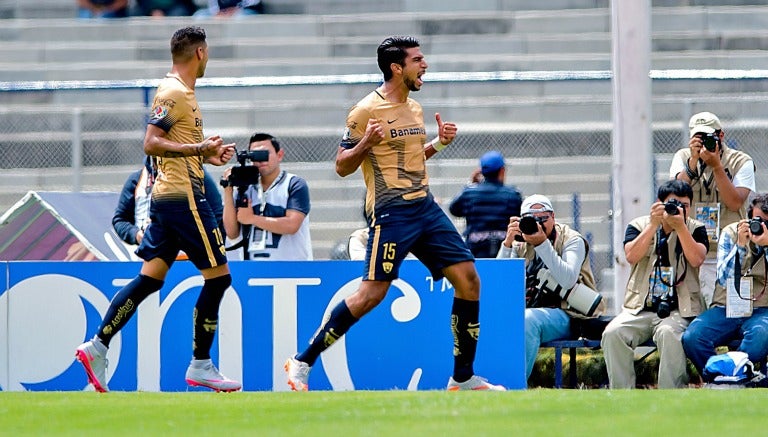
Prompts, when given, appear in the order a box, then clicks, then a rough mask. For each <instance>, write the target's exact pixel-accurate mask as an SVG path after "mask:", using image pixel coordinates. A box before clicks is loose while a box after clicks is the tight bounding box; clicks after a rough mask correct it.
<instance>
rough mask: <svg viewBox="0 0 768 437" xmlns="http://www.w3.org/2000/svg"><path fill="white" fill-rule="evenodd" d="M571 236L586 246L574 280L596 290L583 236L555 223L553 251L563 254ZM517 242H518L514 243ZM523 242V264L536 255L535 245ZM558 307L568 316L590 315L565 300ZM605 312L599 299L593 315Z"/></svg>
mask: <svg viewBox="0 0 768 437" xmlns="http://www.w3.org/2000/svg"><path fill="white" fill-rule="evenodd" d="M572 238H581V239H582V240H584V246H585V247H586V251H585V253H584V261H582V263H581V270H580V272H579V277H578V279H576V282H577V283H579V284H584V285H586V286H587V287H589V288H591V289H592V290H595V291H597V286H596V285H595V276H594V275H593V274H592V266H591V265H590V264H589V243H587V241H586V240H585V239H584V237H582V236H581V234H580V233H578V232H576V231H575V230H573V229H571V228H570V227H569V226H568V225H564V224H561V223H555V241H554V242H552V247H553V248H554V249H555V252H556V253H557V254H558V255H562V254H563V246H564V245H565V242H566V241H569V240H571V239H572ZM515 244H518V243H515ZM523 244H525V250H524V252H523V253H524V255H523V258H525V264H526V265H528V264H530V263H531V262H532V261H533V260H534V258H535V257H536V250H535V246H533V245H532V244H528V243H523ZM560 309H562V310H564V311H565V312H567V313H568V315H569V316H571V317H575V318H580V319H587V318H590V317H587V316H585V315H584V314H581V313H579V312H576V311H574V310H572V309H571V308H570V306H569V305H568V303H567V302H566V301H565V300H562V299H561V300H560ZM604 312H605V301H604V300H603V301H600V305H599V306H598V307H597V310H595V314H594V316H593V317H597V316H599V315H602V314H603V313H604Z"/></svg>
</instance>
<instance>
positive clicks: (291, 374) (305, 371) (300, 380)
mask: <svg viewBox="0 0 768 437" xmlns="http://www.w3.org/2000/svg"><path fill="white" fill-rule="evenodd" d="M283 368H284V369H285V372H286V373H287V374H288V385H289V386H291V390H293V391H308V390H309V371H310V370H312V367H311V366H310V365H309V364H307V363H305V362H304V361H299V360H297V359H296V358H295V357H290V358H288V360H286V362H285V365H284V366H283Z"/></svg>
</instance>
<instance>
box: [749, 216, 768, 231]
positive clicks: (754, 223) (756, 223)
mask: <svg viewBox="0 0 768 437" xmlns="http://www.w3.org/2000/svg"><path fill="white" fill-rule="evenodd" d="M763 223H767V222H766V221H765V220H763V219H761V218H760V217H753V218H751V219H749V232H751V233H752V235H762V234H763Z"/></svg>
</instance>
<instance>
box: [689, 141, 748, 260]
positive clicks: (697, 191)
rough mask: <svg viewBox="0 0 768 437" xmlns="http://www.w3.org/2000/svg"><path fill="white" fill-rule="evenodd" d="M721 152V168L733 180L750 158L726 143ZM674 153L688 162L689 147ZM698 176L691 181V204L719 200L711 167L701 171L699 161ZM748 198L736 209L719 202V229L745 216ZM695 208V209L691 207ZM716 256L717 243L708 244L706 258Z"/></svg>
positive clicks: (694, 205) (693, 205)
mask: <svg viewBox="0 0 768 437" xmlns="http://www.w3.org/2000/svg"><path fill="white" fill-rule="evenodd" d="M722 151H723V154H722V156H721V157H720V162H721V163H722V164H723V169H724V170H725V173H726V174H727V175H728V178H729V179H731V180H733V177H734V176H735V175H736V173H738V172H739V170H741V168H742V167H743V166H744V165H745V164H746V163H747V162H749V161H751V160H752V158H751V157H750V156H749V155H747V154H746V153H744V152H741V151H738V150H734V149H731V148H730V147H728V146H726V145H724V144H723V145H722ZM676 155H679V156H680V157H681V158H682V160H683V162H688V161H689V159H690V158H691V149H690V148H687V147H686V148H684V149H680V150H678V151H677V153H676ZM698 172H699V177H697V178H696V179H694V180H692V181H691V188H692V189H693V202H692V203H691V206H692V207H693V208H695V207H696V204H697V203H715V202H720V192H719V191H718V190H717V183H716V182H715V175H714V174H713V170H712V168H711V167H705V168H704V170H703V171H702V169H701V163H699V165H698ZM748 205H749V200H745V201H744V204H743V205H741V208H739V209H738V210H737V211H734V210H731V209H728V208H727V207H726V206H725V204H724V203H721V204H720V231H721V232H722V230H723V228H725V227H726V226H728V225H729V224H731V223H734V222H737V221H739V220H741V219H743V218H746V217H747V207H748ZM692 210H695V209H692ZM716 256H717V245H716V244H710V245H709V252H708V253H707V258H715V257H716Z"/></svg>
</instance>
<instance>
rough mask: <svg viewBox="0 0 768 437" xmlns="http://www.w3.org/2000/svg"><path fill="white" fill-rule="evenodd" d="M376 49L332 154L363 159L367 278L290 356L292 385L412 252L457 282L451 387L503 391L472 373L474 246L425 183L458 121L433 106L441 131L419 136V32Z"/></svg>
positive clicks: (348, 160) (346, 167)
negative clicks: (374, 80) (374, 67)
mask: <svg viewBox="0 0 768 437" xmlns="http://www.w3.org/2000/svg"><path fill="white" fill-rule="evenodd" d="M377 54H378V64H379V69H381V71H382V73H384V83H383V84H382V85H381V86H380V87H378V88H377V89H375V90H374V91H373V92H371V93H370V94H368V95H367V96H366V97H364V98H363V99H362V100H361V101H360V102H358V103H357V104H356V105H355V106H354V107H352V109H351V111H350V113H349V115H348V116H347V129H346V131H345V133H344V137H343V138H342V140H341V144H340V145H339V148H338V150H337V153H336V173H338V174H339V175H340V176H342V177H344V176H348V175H350V174H352V173H354V172H355V171H356V170H357V168H358V167H360V166H361V165H362V168H363V177H364V179H365V185H366V187H367V195H366V199H365V210H366V216H367V217H369V237H368V250H367V253H366V257H365V267H364V271H363V282H362V283H361V285H360V288H358V289H357V291H356V292H355V293H354V294H352V295H351V296H349V297H347V298H346V299H344V300H343V301H342V302H340V303H339V304H338V305H337V306H336V307H335V308H334V309H333V310H332V311H331V314H330V317H329V319H328V320H327V321H325V322H324V323H323V324H322V325H321V326H320V328H319V329H318V331H317V333H316V334H315V336H314V337H313V338H312V340H311V342H310V345H309V347H308V348H307V349H305V350H304V351H303V352H301V353H299V354H297V355H295V356H293V357H290V358H289V359H288V360H287V361H286V363H285V370H286V372H287V373H288V385H289V386H290V387H291V388H292V389H293V390H296V391H305V390H308V380H309V371H310V369H311V367H312V365H313V364H314V363H315V361H316V360H317V358H318V356H319V355H320V353H321V352H323V351H324V350H325V349H327V348H328V347H330V346H331V345H332V344H334V342H336V340H338V339H339V338H340V337H341V336H342V335H344V334H345V333H346V332H347V331H348V330H349V328H350V327H351V326H352V325H354V324H355V323H356V322H357V321H358V320H360V318H361V317H363V316H364V315H365V314H367V313H368V312H369V311H371V310H372V309H373V308H375V307H376V306H377V305H378V304H379V303H380V302H381V301H382V300H383V299H384V297H385V295H386V294H387V291H388V290H389V286H390V284H391V283H392V281H393V280H395V279H397V278H398V272H399V268H400V265H401V264H402V261H403V258H405V256H406V255H407V254H408V253H409V252H411V253H413V254H414V255H415V256H416V257H417V258H418V259H419V260H420V261H421V262H422V263H424V265H425V266H426V267H427V268H428V269H429V271H430V272H431V274H432V276H433V277H434V278H435V279H436V280H438V279H440V278H442V277H445V278H447V279H448V280H449V281H450V282H451V284H453V287H454V288H455V290H456V291H455V295H454V300H453V308H452V310H451V330H452V332H453V344H454V347H453V355H454V370H453V376H452V377H450V378H449V380H448V390H451V391H453V390H499V391H500V390H505V388H504V387H502V386H499V385H493V384H490V383H488V382H487V381H486V380H485V379H483V378H480V377H478V376H476V375H475V374H474V369H473V363H474V359H475V351H476V349H477V338H478V334H479V332H480V323H479V308H480V302H479V299H480V278H479V277H478V274H477V270H476V269H475V264H474V258H473V256H472V253H470V252H469V250H468V249H467V247H466V245H465V244H464V241H463V240H462V238H461V235H459V233H458V231H457V230H456V228H455V227H454V226H453V223H452V222H451V221H450V219H449V218H448V217H447V216H446V215H445V213H444V212H443V211H442V209H440V206H439V205H438V204H437V203H436V202H435V200H434V198H433V197H432V194H431V193H430V191H429V185H428V178H427V172H426V166H425V161H426V159H429V158H430V157H432V156H433V155H434V154H435V153H437V152H439V151H440V150H442V149H443V148H445V147H446V146H447V145H448V144H450V143H451V142H452V141H453V139H454V138H455V137H456V125H455V124H453V123H443V121H442V120H441V118H440V114H435V119H436V121H437V126H438V131H439V136H438V137H437V138H435V139H433V140H432V141H431V142H429V143H427V144H425V142H426V129H425V128H424V117H423V113H422V108H421V105H420V104H419V103H417V102H416V101H415V100H413V99H411V98H409V97H408V95H409V93H410V92H411V91H418V90H419V89H421V86H422V84H423V81H422V79H421V77H422V76H423V75H424V73H425V72H426V70H427V62H426V61H425V59H424V54H423V53H422V52H421V49H420V48H419V42H418V40H416V39H415V38H412V37H390V38H387V39H385V40H384V41H383V42H382V43H381V44H380V45H379V47H378V50H377Z"/></svg>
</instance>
